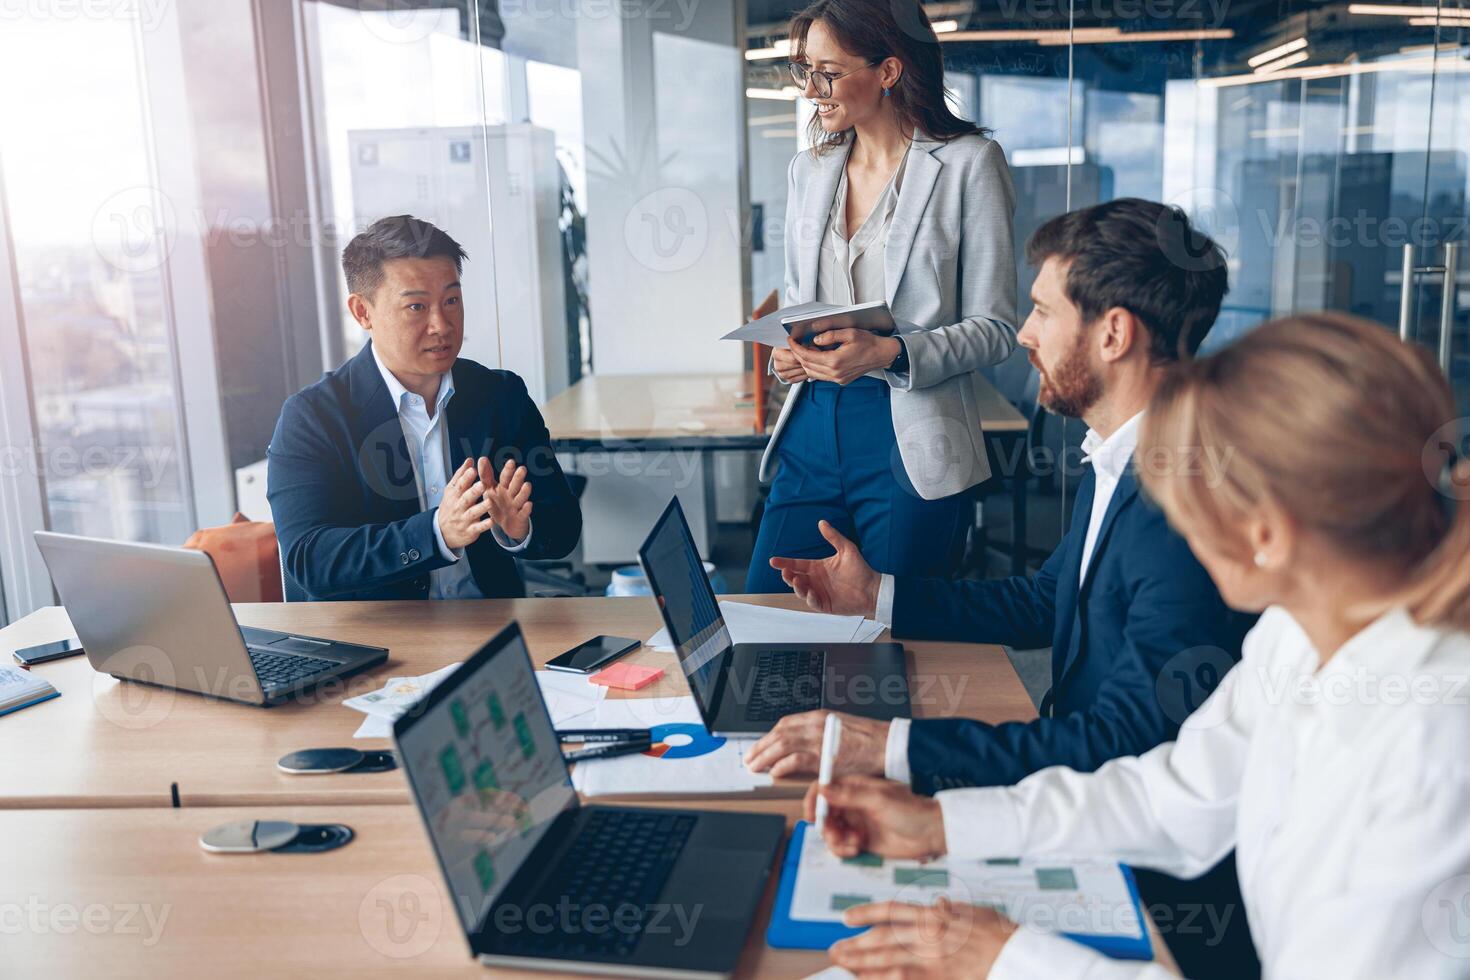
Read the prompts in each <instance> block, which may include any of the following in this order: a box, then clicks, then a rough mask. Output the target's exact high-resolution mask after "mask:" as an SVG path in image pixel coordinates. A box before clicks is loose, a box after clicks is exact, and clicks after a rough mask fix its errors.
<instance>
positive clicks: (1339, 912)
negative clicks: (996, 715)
mask: <svg viewBox="0 0 1470 980" xmlns="http://www.w3.org/2000/svg"><path fill="white" fill-rule="evenodd" d="M1319 662H1320V658H1319V657H1318V655H1317V652H1316V650H1315V649H1313V647H1312V645H1311V642H1310V641H1309V640H1308V638H1307V636H1306V634H1305V633H1304V632H1303V631H1302V629H1301V627H1300V626H1298V625H1297V623H1296V621H1295V620H1294V619H1293V618H1292V617H1291V616H1290V614H1288V613H1287V612H1286V611H1285V610H1283V609H1280V608H1272V609H1269V610H1267V611H1266V613H1265V614H1264V615H1262V617H1261V619H1260V622H1259V623H1258V624H1257V625H1256V628H1255V629H1253V630H1252V631H1251V632H1250V634H1249V636H1247V637H1246V641H1245V646H1244V655H1243V657H1242V661H1241V663H1240V664H1239V665H1238V666H1236V667H1235V669H1233V670H1232V671H1231V672H1230V673H1229V674H1228V675H1226V677H1225V680H1224V681H1223V682H1222V683H1221V684H1220V686H1219V688H1217V689H1216V691H1215V693H1214V694H1213V695H1212V696H1211V697H1210V698H1209V700H1208V701H1206V702H1205V703H1204V704H1203V705H1201V706H1200V709H1199V710H1198V711H1197V712H1195V713H1194V714H1193V715H1191V716H1190V717H1189V719H1188V720H1187V721H1186V722H1185V723H1184V726H1183V728H1182V729H1181V730H1180V733H1179V738H1178V740H1177V741H1175V742H1171V743H1167V744H1164V745H1160V746H1159V747H1157V748H1155V749H1153V750H1152V751H1150V752H1148V753H1147V754H1145V755H1142V756H1137V757H1131V758H1123V759H1115V760H1113V761H1112V762H1109V763H1107V764H1106V765H1104V766H1103V767H1102V768H1100V769H1099V770H1098V771H1097V772H1095V773H1092V774H1081V773H1077V772H1073V771H1072V770H1070V769H1066V768H1063V767H1053V768H1050V769H1044V770H1042V771H1040V772H1037V773H1034V774H1033V775H1031V776H1030V777H1028V778H1027V779H1025V780H1023V781H1022V782H1021V783H1019V784H1017V785H1016V786H1013V787H1008V788H993V789H962V790H950V791H947V792H943V793H940V794H939V795H938V797H937V798H938V800H939V803H940V807H941V809H942V811H943V814H944V825H945V836H946V840H947V843H948V848H949V852H950V853H951V854H953V855H957V856H963V857H974V858H986V857H1005V856H1014V855H1018V854H1070V855H1098V854H1102V855H1109V856H1114V857H1116V858H1117V859H1118V860H1121V861H1124V862H1127V863H1130V864H1137V865H1139V866H1142V867H1149V868H1156V869H1159V870H1161V871H1165V872H1167V873H1169V874H1173V875H1177V876H1181V877H1191V876H1195V875H1199V874H1202V873H1203V872H1205V871H1206V870H1208V869H1209V868H1210V867H1212V866H1213V865H1214V864H1215V863H1216V862H1217V861H1219V860H1220V859H1221V858H1222V857H1224V856H1225V854H1227V853H1228V852H1229V851H1230V849H1231V848H1232V847H1234V848H1235V849H1236V863H1237V869H1238V872H1239V875H1240V886H1241V892H1242V895H1243V897H1244V900H1245V909H1246V915H1247V917H1248V918H1249V921H1250V927H1251V933H1252V935H1253V937H1254V939H1255V943H1256V949H1257V952H1258V953H1259V954H1260V957H1261V962H1262V964H1263V966H1264V970H1265V975H1266V976H1267V977H1291V978H1296V977H1346V976H1354V977H1414V978H1430V977H1465V976H1470V703H1467V702H1470V684H1467V680H1470V636H1467V635H1466V634H1464V633H1460V632H1456V631H1448V630H1443V629H1437V628H1428V627H1422V626H1418V625H1416V624H1415V623H1414V622H1413V620H1412V619H1411V618H1410V617H1409V615H1408V614H1407V613H1406V612H1404V611H1394V612H1390V613H1388V614H1385V615H1384V616H1383V617H1381V618H1380V619H1378V620H1377V621H1375V622H1374V623H1372V624H1371V625H1369V626H1368V627H1367V628H1366V629H1364V630H1362V631H1361V632H1360V633H1358V634H1357V635H1356V636H1354V637H1353V638H1352V639H1351V640H1349V641H1348V642H1347V643H1346V644H1344V646H1343V647H1342V649H1341V650H1339V651H1338V653H1337V654H1336V655H1335V656H1334V657H1333V658H1332V659H1331V660H1330V661H1328V663H1327V664H1326V666H1325V667H1321V668H1320V670H1319V669H1318V664H1319ZM991 976H992V977H994V978H1000V980H1003V978H1007V977H1048V978H1051V977H1088V978H1103V977H1109V978H1111V977H1154V976H1167V974H1165V973H1164V971H1163V970H1162V968H1160V967H1158V966H1157V965H1154V964H1141V963H1126V962H1122V961H1115V960H1109V959H1106V958H1105V957H1103V956H1102V955H1101V954H1098V953H1095V952H1093V951H1092V950H1090V949H1087V948H1086V947H1083V946H1080V945H1077V944H1075V943H1072V942H1070V941H1068V940H1065V939H1062V938H1060V937H1057V936H1054V935H1050V934H1047V933H1044V932H1041V931H1038V930H1036V929H1030V928H1025V927H1023V928H1021V929H1019V930H1017V931H1016V933H1015V934H1014V935H1013V936H1012V937H1011V939H1010V940H1009V941H1007V943H1006V945H1005V947H1004V948H1003V949H1002V950H1001V953H1000V957H999V958H998V959H997V961H996V963H995V967H994V969H993V971H992V973H991Z"/></svg>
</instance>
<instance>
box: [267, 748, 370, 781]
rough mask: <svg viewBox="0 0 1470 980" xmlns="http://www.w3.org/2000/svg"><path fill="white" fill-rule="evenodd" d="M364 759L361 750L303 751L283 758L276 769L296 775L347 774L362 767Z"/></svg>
mask: <svg viewBox="0 0 1470 980" xmlns="http://www.w3.org/2000/svg"><path fill="white" fill-rule="evenodd" d="M364 757H365V753H364V752H363V751H362V750H361V749H346V748H337V749H302V750H300V751H299V752H290V753H288V754H286V755H283V756H281V758H280V760H279V761H278V762H277V763H276V768H277V769H279V770H281V771H282V772H289V773H294V774H296V775H313V774H319V773H327V772H346V771H347V770H348V769H353V768H355V767H357V766H358V765H361V764H362V762H363V759H364Z"/></svg>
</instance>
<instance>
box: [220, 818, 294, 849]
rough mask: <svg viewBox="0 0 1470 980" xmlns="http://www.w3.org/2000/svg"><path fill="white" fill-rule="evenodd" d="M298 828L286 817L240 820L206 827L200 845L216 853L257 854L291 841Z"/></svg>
mask: <svg viewBox="0 0 1470 980" xmlns="http://www.w3.org/2000/svg"><path fill="white" fill-rule="evenodd" d="M299 831H300V828H299V827H298V826H297V825H296V824H294V823H291V822H290V821H287V820H239V821H236V822H235V823H227V824H222V825H221V826H218V827H215V828H214V829H213V830H210V831H207V832H206V833H205V834H204V836H203V837H201V838H199V846H200V847H202V848H204V849H205V850H206V851H212V852H214V853H216V854H258V853H260V852H261V851H273V850H275V849H276V848H278V847H282V846H284V845H286V844H289V843H291V842H292V841H293V840H295V839H296V835H297V833H298V832H299Z"/></svg>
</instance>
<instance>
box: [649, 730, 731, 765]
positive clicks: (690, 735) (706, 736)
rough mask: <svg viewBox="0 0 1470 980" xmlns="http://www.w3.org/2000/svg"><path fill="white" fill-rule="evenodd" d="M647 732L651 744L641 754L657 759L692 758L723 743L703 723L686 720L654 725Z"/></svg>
mask: <svg viewBox="0 0 1470 980" xmlns="http://www.w3.org/2000/svg"><path fill="white" fill-rule="evenodd" d="M649 734H650V735H651V736H652V739H653V744H652V745H650V746H649V747H648V749H647V750H646V751H644V753H643V754H644V755H651V756H653V757H654V758H657V759H694V758H697V757H699V756H701V755H709V754H710V753H711V752H713V751H715V750H716V749H718V748H719V747H720V746H722V745H724V744H725V740H724V739H723V738H716V737H715V736H713V735H711V734H710V733H709V732H708V731H706V730H705V727H704V726H703V725H691V724H689V723H687V722H677V723H674V724H669V725H654V726H653V728H651V729H649Z"/></svg>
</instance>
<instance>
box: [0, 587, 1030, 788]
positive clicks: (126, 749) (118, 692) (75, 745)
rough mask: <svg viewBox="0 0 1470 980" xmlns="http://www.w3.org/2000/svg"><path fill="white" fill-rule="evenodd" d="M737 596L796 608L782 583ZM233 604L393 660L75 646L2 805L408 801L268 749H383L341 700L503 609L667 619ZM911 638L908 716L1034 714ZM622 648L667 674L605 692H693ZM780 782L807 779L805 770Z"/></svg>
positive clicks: (18, 743) (268, 620)
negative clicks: (254, 664)
mask: <svg viewBox="0 0 1470 980" xmlns="http://www.w3.org/2000/svg"><path fill="white" fill-rule="evenodd" d="M740 598H741V599H743V600H749V601H755V602H759V603H761V604H764V605H774V606H784V607H786V608H798V607H799V600H797V599H796V598H795V597H794V596H789V595H788V596H742V597H740ZM235 609H236V612H237V615H238V617H239V619H240V622H241V623H242V624H244V625H246V626H262V627H268V628H272V629H279V630H288V631H292V632H297V633H303V634H306V635H311V636H324V637H330V638H333V639H340V640H345V641H348V642H359V643H370V644H375V645H378V646H386V647H388V648H389V649H390V651H391V652H390V653H389V657H388V662H387V663H385V664H383V665H382V666H380V667H377V668H375V669H374V670H372V671H368V672H365V673H363V674H359V675H357V676H355V677H352V678H348V679H347V680H346V681H344V682H343V683H342V684H341V685H340V686H338V687H336V688H328V689H325V690H324V691H323V692H321V693H320V694H319V695H317V696H315V697H313V698H310V699H303V700H301V701H292V702H290V703H287V704H282V705H278V706H276V707H273V708H256V707H252V706H249V705H243V704H234V703H231V702H226V701H214V700H210V699H207V698H203V697H200V696H198V695H194V694H186V693H182V692H176V691H172V690H169V689H166V688H157V687H149V686H145V685H140V684H132V683H124V682H121V681H116V680H114V679H112V678H111V677H107V676H106V675H99V674H97V673H96V672H95V671H93V670H92V668H91V666H90V665H89V664H88V663H87V661H86V659H85V658H81V657H74V658H71V659H68V660H62V661H57V662H54V663H49V664H41V665H38V666H37V667H35V668H34V670H35V672H36V673H37V674H39V675H41V676H43V677H45V678H46V679H47V680H49V681H50V682H51V683H52V684H53V685H55V686H56V688H57V689H58V690H60V691H61V692H62V696H61V697H60V698H56V699H54V700H52V701H48V702H45V703H44V704H39V705H36V706H34V707H31V708H27V709H25V710H24V711H20V712H17V713H15V714H13V715H8V716H6V717H5V718H3V719H0V732H3V739H4V751H3V752H0V809H5V808H40V807H45V808H74V807H158V806H170V805H174V804H175V802H176V803H177V805H181V806H185V807H188V806H255V805H265V804H270V805H313V804H325V803H332V804H385V803H396V804H404V803H408V802H409V797H408V792H407V789H406V788H405V785H404V781H403V775H402V773H399V772H386V773H367V774H337V775H330V776H292V775H287V774H285V773H282V772H281V771H280V770H278V769H277V768H276V760H278V759H279V758H281V756H283V755H285V754H287V753H288V752H293V751H296V750H298V749H305V748H314V747H324V746H333V745H352V746H356V747H358V748H387V747H388V740H387V739H354V738H353V737H352V736H353V733H354V732H355V731H356V730H357V727H358V725H359V724H360V723H361V722H362V720H363V715H362V714H360V713H359V712H357V711H354V710H352V709H350V708H345V707H342V706H341V704H340V702H341V701H342V700H343V699H344V698H346V697H351V696H354V695H357V694H364V693H367V692H368V691H373V690H376V689H378V688H379V687H381V686H382V685H383V683H384V681H385V680H386V679H387V678H389V677H398V676H414V675H419V674H426V673H428V672H429V671H431V670H434V669H436V668H439V667H443V666H445V665H447V664H451V663H456V662H458V661H462V660H464V659H465V658H466V657H467V656H469V655H470V654H471V653H473V652H474V651H475V650H476V649H477V648H478V647H479V646H480V644H482V643H483V642H484V641H485V640H487V639H488V638H489V637H491V636H493V635H494V634H495V633H496V632H498V631H499V630H500V629H502V628H503V627H505V626H506V625H507V624H508V623H510V622H511V620H516V621H519V623H520V624H521V628H522V630H523V631H524V632H525V635H526V643H527V646H528V647H529V648H530V652H531V657H532V659H533V660H534V661H535V662H536V663H537V664H538V665H540V664H542V663H544V662H545V661H547V660H549V659H550V658H552V657H554V656H555V655H557V654H558V653H560V652H562V651H563V650H566V649H568V648H570V647H572V646H574V645H576V644H577V643H579V642H581V641H582V640H585V639H588V638H590V637H592V636H596V635H597V634H599V633H609V634H613V635H616V636H632V637H648V636H651V635H653V633H654V632H655V631H656V630H657V629H658V628H659V626H660V623H659V620H658V613H657V610H656V608H655V607H654V604H653V601H652V600H651V599H649V598H647V597H642V598H625V599H603V598H589V599H496V600H482V601H476V602H374V603H366V602H326V603H290V604H284V603H261V604H247V605H238V606H236V607H235ZM70 633H71V628H70V623H69V621H68V620H67V618H66V613H65V611H64V610H62V609H60V608H59V607H50V608H47V609H42V610H39V611H37V612H35V613H33V614H31V615H30V616H27V617H25V618H24V619H22V620H19V621H17V622H16V623H13V624H11V625H10V626H8V627H6V628H4V629H3V630H0V657H4V658H6V659H7V660H8V659H9V658H10V655H11V652H12V650H13V649H14V648H16V647H21V646H28V645H30V644H35V643H43V642H46V641H48V640H54V639H59V638H61V637H63V636H68V635H70ZM906 646H907V647H908V649H909V651H910V655H911V660H910V663H911V671H912V675H913V676H912V681H913V697H914V701H915V713H916V715H917V716H919V717H926V716H929V717H933V716H943V715H966V716H969V717H976V718H981V719H984V720H986V721H991V722H999V721H1007V720H1024V719H1029V718H1034V717H1035V716H1036V712H1035V709H1034V708H1033V706H1032V704H1031V700H1030V698H1029V697H1028V696H1027V694H1026V691H1025V688H1024V687H1022V685H1021V682H1020V679H1019V678H1018V677H1017V676H1016V673H1015V671H1014V670H1013V669H1012V668H1011V665H1010V662H1009V661H1008V660H1007V659H1006V656H1005V652H1004V651H1003V650H1002V649H1001V648H1000V647H997V646H988V645H979V644H963V643H907V644H906ZM629 660H630V662H633V663H645V664H650V665H654V666H660V667H663V668H664V669H665V676H664V678H663V679H662V680H660V681H659V682H658V683H657V684H654V685H652V686H650V687H646V688H644V689H643V690H641V691H638V692H636V694H628V693H625V692H619V691H613V692H610V694H609V696H610V697H623V696H635V697H643V696H648V697H652V696H666V695H673V694H687V693H688V686H687V685H686V684H685V682H684V679H683V675H682V674H680V672H679V670H678V667H677V665H676V663H675V660H674V656H673V654H671V653H658V652H655V651H653V650H650V649H648V648H643V649H640V650H637V651H635V652H634V653H632V654H630V655H629ZM786 788H787V790H788V792H799V791H800V785H799V784H795V785H788V786H787V787H786ZM175 793H177V800H176V801H175V797H174V794H175Z"/></svg>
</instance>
